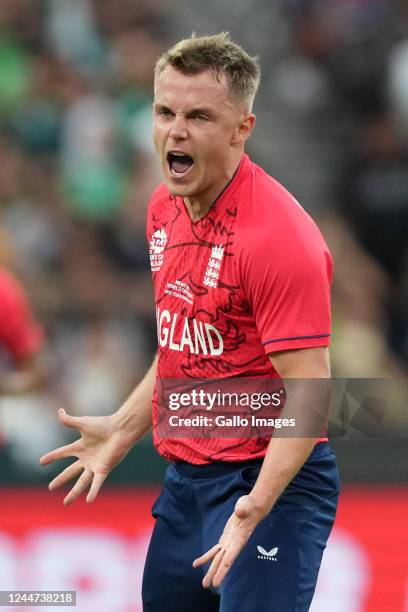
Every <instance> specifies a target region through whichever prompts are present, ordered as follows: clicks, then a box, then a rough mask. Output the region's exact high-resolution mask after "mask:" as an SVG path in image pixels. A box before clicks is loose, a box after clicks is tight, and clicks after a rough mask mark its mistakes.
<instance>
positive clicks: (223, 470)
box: [174, 442, 332, 478]
mask: <svg viewBox="0 0 408 612" xmlns="http://www.w3.org/2000/svg"><path fill="white" fill-rule="evenodd" d="M330 452H332V449H331V446H330V445H329V443H328V442H319V443H318V444H316V445H315V447H314V449H313V450H312V452H311V453H310V455H309V457H308V458H307V461H310V460H311V459H318V458H319V457H322V456H324V455H327V454H329V453H330ZM262 463H263V458H260V459H246V460H245V461H213V462H212V463H206V464H204V465H196V464H194V463H187V462H186V461H176V462H175V463H174V467H175V468H176V470H177V472H178V474H179V475H180V476H182V477H184V478H216V477H217V476H226V475H227V474H231V473H233V472H237V471H239V470H242V469H243V468H246V467H257V466H259V467H260V466H261V465H262Z"/></svg>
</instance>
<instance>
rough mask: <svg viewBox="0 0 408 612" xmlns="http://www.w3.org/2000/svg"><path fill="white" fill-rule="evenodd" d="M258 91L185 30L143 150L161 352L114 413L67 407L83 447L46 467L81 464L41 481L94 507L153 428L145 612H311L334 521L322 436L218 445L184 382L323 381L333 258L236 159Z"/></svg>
mask: <svg viewBox="0 0 408 612" xmlns="http://www.w3.org/2000/svg"><path fill="white" fill-rule="evenodd" d="M259 79H260V68H259V65H258V62H257V60H256V59H255V58H252V57H250V56H249V55H248V54H247V53H246V52H245V51H244V50H243V49H242V48H241V47H240V46H238V45H236V44H235V43H233V42H232V41H231V40H230V38H229V35H228V34H226V33H221V34H218V35H215V36H208V37H196V36H192V37H191V38H189V39H186V40H183V41H181V42H179V43H178V44H176V45H175V46H174V47H172V48H171V49H170V50H168V51H167V52H166V53H164V54H163V55H162V56H161V57H160V58H159V60H158V62H157V65H156V69H155V91H154V143H155V146H156V150H157V154H158V156H159V158H160V162H161V165H162V170H163V179H164V180H163V183H162V184H161V185H160V186H159V187H158V188H157V190H156V191H155V192H154V193H153V195H152V198H151V201H150V204H149V209H148V218H147V238H148V241H149V246H150V262H151V268H152V275H153V284H154V291H155V301H156V312H157V330H158V350H157V355H156V357H155V359H154V362H153V364H152V366H151V368H150V370H149V371H148V373H147V374H146V376H145V378H144V379H143V380H142V381H141V383H140V384H139V385H138V386H137V387H136V389H135V390H134V392H133V393H132V394H131V396H130V397H129V398H128V399H127V401H126V402H125V403H124V404H123V406H122V407H120V409H119V410H118V411H117V412H116V413H115V414H113V415H111V416H105V417H85V416H84V417H72V416H70V415H68V414H66V413H65V411H64V410H62V409H61V411H60V414H59V418H60V420H61V422H62V423H63V424H64V425H66V426H68V427H73V428H75V429H77V430H78V431H79V432H80V434H81V438H80V439H78V440H77V441H75V442H73V443H72V444H69V445H67V446H64V447H62V448H59V449H56V450H54V451H51V452H49V453H47V454H46V455H44V456H43V457H42V458H41V460H40V461H41V462H42V463H44V464H47V463H50V462H51V461H55V460H56V459H61V458H65V457H70V456H73V457H76V461H75V462H74V463H73V464H72V465H70V466H69V467H68V468H66V469H65V470H64V471H63V472H62V473H61V474H59V475H58V476H57V477H56V478H55V479H54V480H53V481H52V482H51V483H50V485H49V486H50V489H52V490H53V489H55V488H56V487H59V486H61V485H64V484H65V483H67V482H68V481H69V480H70V479H72V478H75V477H78V479H77V481H76V483H75V485H74V486H73V488H72V489H71V490H70V492H69V493H68V494H67V495H66V497H65V499H64V503H65V504H69V503H71V502H72V501H74V500H75V499H76V498H77V497H78V496H79V495H81V493H83V492H84V491H85V490H86V489H88V488H89V490H88V493H87V501H88V502H91V501H93V500H94V499H95V497H96V495H97V494H98V491H99V490H100V487H101V485H102V483H103V482H104V480H105V479H106V477H107V475H108V474H109V472H110V471H111V470H112V468H113V467H114V466H115V465H116V464H117V463H118V462H119V461H121V460H122V459H123V457H124V456H125V455H126V453H127V452H128V451H129V449H130V448H131V447H132V446H133V445H134V444H135V443H137V441H138V440H139V439H140V438H141V437H142V436H143V435H144V434H145V433H146V432H147V431H148V430H149V429H150V428H151V427H153V438H154V443H155V446H156V448H157V450H158V452H159V453H160V454H161V455H162V456H163V457H165V458H166V459H167V460H168V461H169V462H170V465H169V467H168V469H167V473H166V477H165V482H164V486H163V490H162V492H161V494H160V496H159V498H158V499H157V501H156V502H155V504H154V507H153V516H154V517H155V518H156V523H155V528H154V531H153V534H152V539H151V543H150V547H149V551H148V554H147V559H146V566H145V571H144V578H143V589H142V591H143V592H142V599H143V606H144V607H143V609H144V611H145V612H159V611H161V610H164V609H165V610H167V611H169V612H191V611H192V610H194V611H195V612H213V611H214V612H215V611H218V610H219V611H221V612H238V611H242V612H259V611H271V612H272V611H273V612H301V611H302V612H304V611H306V610H308V609H309V607H310V603H311V600H312V597H313V593H314V590H315V586H316V581H317V576H318V571H319V567H320V563H321V559H322V554H323V550H324V548H325V546H326V541H327V539H328V537H329V534H330V531H331V528H332V525H333V521H334V518H335V512H336V506H337V498H338V492H339V482H338V474H337V468H336V463H335V457H334V454H333V451H332V450H331V448H330V446H329V444H328V442H327V438H326V437H325V434H324V433H323V434H322V435H317V434H316V435H311V436H304V435H286V436H284V435H278V434H279V431H280V430H276V429H275V430H274V429H273V428H272V427H271V429H270V434H271V435H269V436H268V437H265V436H261V437H257V436H248V435H246V434H245V435H244V432H243V431H242V435H240V434H239V432H238V433H235V434H234V435H233V434H232V432H231V429H228V434H226V435H224V436H223V435H222V434H219V431H218V434H217V433H215V429H214V427H213V425H214V423H213V421H211V420H210V419H213V420H215V417H212V416H210V414H211V410H209V405H208V404H206V405H203V406H200V405H198V404H199V401H200V398H201V399H202V398H203V397H204V398H205V397H206V396H205V392H204V391H203V390H201V391H202V393H201V395H200V392H199V391H197V390H196V394H195V395H193V393H192V391H191V387H189V386H188V384H187V383H191V381H194V380H202V379H211V380H214V379H216V380H217V382H218V383H219V384H220V386H221V385H222V384H226V383H227V382H228V380H231V379H233V378H235V379H240V380H243V379H244V378H248V379H250V378H254V379H266V380H268V379H269V380H281V379H285V380H292V379H293V380H328V378H329V376H330V367H329V354H328V345H329V340H330V282H331V277H332V260H331V257H330V253H329V251H328V249H327V246H326V244H325V242H324V240H323V238H322V236H321V234H320V232H319V230H318V229H317V227H316V225H315V224H314V222H313V221H312V220H311V218H310V217H309V216H308V215H307V214H306V212H305V211H304V210H303V209H302V208H301V207H300V206H299V204H298V203H297V202H296V200H295V199H294V198H293V197H292V196H291V195H290V194H289V193H288V192H287V191H286V190H285V189H284V188H283V187H282V186H281V185H280V184H279V183H277V182H276V181H275V180H274V179H273V178H271V177H270V176H268V175H267V174H266V173H265V172H264V171H263V170H262V169H261V168H260V167H259V166H257V165H255V164H254V163H252V162H251V160H250V159H249V157H248V156H247V155H246V154H245V152H244V148H245V143H246V141H247V139H248V138H249V137H250V135H251V133H252V131H253V128H254V126H255V115H254V114H253V112H252V107H253V102H254V97H255V94H256V91H257V88H258V84H259ZM184 382H185V385H186V386H185V388H186V389H190V395H188V392H186V393H177V394H171V395H172V402H173V400H175V399H177V398H179V400H180V404H182V405H183V407H185V408H187V409H188V407H189V406H188V404H189V398H190V400H191V401H190V404H194V410H193V411H192V413H191V414H194V415H197V416H200V415H201V417H202V418H204V417H203V413H204V414H205V415H206V417H207V419H208V420H207V421H201V422H202V424H203V426H202V427H199V428H198V432H197V429H196V428H194V426H193V425H191V427H190V429H189V428H188V423H189V421H188V419H185V421H184V422H183V426H186V427H187V430H185V433H184V435H177V434H176V433H175V432H176V429H177V426H178V425H177V424H178V422H180V420H181V417H180V418H179V416H178V414H179V413H178V412H176V410H174V408H175V406H174V402H173V404H172V409H170V407H169V406H170V404H167V405H166V402H165V401H164V402H163V397H164V396H165V390H166V387H169V386H171V384H174V385H175V387H174V388H177V389H179V388H180V386H182V385H183V384H184ZM163 389H164V391H163ZM166 397H167V396H166ZM325 401H326V399H325ZM197 402H198V404H197ZM315 402H316V397H314V398H313V393H311V394H310V397H309V396H308V392H307V389H305V387H304V386H302V385H299V386H298V387H297V386H296V385H294V386H293V390H292V391H291V393H288V394H287V396H286V402H285V406H284V408H283V410H288V409H289V410H290V409H291V408H293V407H297V406H302V412H301V413H302V415H303V417H304V418H306V419H307V416H308V414H309V413H312V412H313V410H314V404H315ZM249 410H250V408H249ZM289 421H290V419H287V422H288V423H289ZM190 422H191V423H192V422H193V421H190ZM219 422H220V423H221V421H219ZM221 427H222V424H221V425H220V428H221ZM188 431H190V435H189V434H188ZM166 432H167V435H166ZM172 432H173V434H172ZM197 433H198V435H197ZM317 433H318V432H317Z"/></svg>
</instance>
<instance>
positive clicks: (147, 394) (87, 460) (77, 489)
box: [40, 356, 157, 505]
mask: <svg viewBox="0 0 408 612" xmlns="http://www.w3.org/2000/svg"><path fill="white" fill-rule="evenodd" d="M156 369H157V356H156V357H155V359H154V361H153V364H152V365H151V367H150V369H149V370H148V372H147V373H146V375H145V377H144V378H143V380H142V381H141V382H140V384H139V385H138V386H137V387H136V388H135V390H134V391H133V393H132V394H131V395H130V396H129V398H128V399H127V400H126V401H125V403H124V404H123V405H122V406H121V408H119V410H118V411H117V412H115V413H114V414H112V415H110V416H100V417H88V416H81V417H74V416H71V415H68V414H67V413H66V412H65V410H63V409H62V408H61V409H60V411H59V413H58V416H59V419H60V421H61V423H62V424H63V425H65V426H66V427H72V428H73V429H76V430H77V431H79V433H80V434H81V437H80V438H79V439H78V440H76V441H75V442H72V444H67V445H66V446H62V447H60V448H57V449H55V450H53V451H50V452H49V453H47V454H45V455H43V456H42V457H41V458H40V463H42V464H43V465H47V464H49V463H52V462H53V461H56V460H58V459H65V458H67V457H76V458H77V460H76V461H75V462H74V463H72V464H71V465H70V466H68V467H67V468H66V469H65V470H63V471H62V472H61V473H60V474H59V475H58V476H57V477H56V478H54V480H52V481H51V482H50V484H49V489H50V490H54V489H56V488H58V487H60V486H62V485H65V484H66V483H68V482H69V481H70V480H72V479H73V478H77V477H78V480H77V481H76V483H75V485H74V486H73V487H72V489H71V490H70V491H69V493H68V494H67V495H66V497H65V498H64V504H65V505H67V504H70V503H71V502H73V501H74V500H75V499H77V498H78V497H79V496H80V495H81V494H82V493H83V492H84V491H85V490H86V489H87V488H88V487H89V492H88V494H87V497H86V501H87V502H91V501H93V500H94V499H95V497H96V496H97V494H98V492H99V490H100V488H101V486H102V484H103V482H104V481H105V479H106V478H107V476H108V474H109V473H110V472H111V471H112V469H113V468H114V467H115V466H116V465H117V464H118V463H120V462H121V461H122V459H123V458H124V457H125V456H126V455H127V453H128V452H129V450H130V449H131V448H132V446H133V445H134V444H135V443H136V442H137V441H138V440H139V439H140V438H141V437H142V436H143V435H144V434H145V433H146V432H147V431H148V430H149V429H150V428H151V426H152V397H153V390H154V385H155V380H156Z"/></svg>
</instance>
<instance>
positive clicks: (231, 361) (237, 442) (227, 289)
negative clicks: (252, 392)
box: [147, 155, 333, 464]
mask: <svg viewBox="0 0 408 612" xmlns="http://www.w3.org/2000/svg"><path fill="white" fill-rule="evenodd" d="M147 237H148V241H149V246H150V263H151V268H152V274H153V283H154V292H155V303H156V314H157V331H158V359H159V361H158V373H157V376H158V378H159V379H161V380H168V379H184V380H186V379H195V378H196V379H202V378H210V379H219V380H221V379H227V378H229V377H264V378H275V379H276V378H279V376H278V374H277V372H276V370H275V369H274V368H273V366H272V363H271V361H270V359H269V356H268V355H270V354H271V353H273V352H275V351H283V350H290V349H299V348H308V347H319V346H327V345H328V344H329V341H330V325H331V320H330V283H331V279H332V268H333V265H332V258H331V256H330V253H329V250H328V248H327V245H326V243H325V241H324V239H323V237H322V235H321V233H320V231H319V229H318V228H317V226H316V224H315V223H314V221H313V220H312V219H311V217H310V216H309V215H308V214H307V213H306V212H305V211H304V210H303V208H302V207H301V206H300V205H299V204H298V202H297V201H296V200H295V199H294V198H293V196H291V195H290V193H288V191H286V189H284V187H282V185H280V184H279V183H278V182H277V181H275V180H274V179H273V178H271V177H270V176H269V175H268V174H267V173H266V172H265V171H264V170H262V169H261V168H260V167H259V166H257V165H256V164H254V163H252V162H251V160H250V159H249V157H248V156H247V155H243V157H242V159H241V162H240V165H239V167H238V169H237V171H236V173H235V175H234V177H233V179H232V180H231V182H230V183H229V184H228V186H227V187H226V189H225V190H224V191H223V192H222V193H221V195H220V196H219V197H218V198H217V200H216V201H215V202H214V204H213V206H212V207H211V209H210V210H209V211H208V213H207V214H206V215H205V216H204V217H203V218H202V219H200V220H199V221H196V222H193V221H192V220H191V218H190V216H189V214H188V211H187V209H186V207H185V205H184V202H183V199H182V198H179V197H174V196H172V195H171V194H170V193H169V191H168V189H167V187H166V186H165V185H164V184H162V185H160V186H159V187H158V189H157V190H156V191H155V192H154V194H153V196H152V198H151V201H150V204H149V208H148V219H147ZM157 400H158V398H157V385H156V391H155V394H154V398H153V437H154V443H155V446H156V448H157V450H158V452H159V453H160V454H161V455H163V456H164V457H165V458H166V459H169V460H172V461H177V460H184V461H187V462H190V463H194V464H205V463H209V462H212V461H243V460H246V459H248V458H252V459H253V458H256V457H263V456H264V455H265V452H266V448H267V445H268V440H267V439H265V438H260V439H259V438H258V439H257V438H248V437H247V438H245V439H237V438H226V437H225V438H224V437H217V438H210V439H208V438H196V437H195V438H188V437H184V438H166V437H160V436H159V435H158V432H157V419H158V414H157V403H158V402H157Z"/></svg>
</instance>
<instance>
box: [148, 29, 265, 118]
mask: <svg viewBox="0 0 408 612" xmlns="http://www.w3.org/2000/svg"><path fill="white" fill-rule="evenodd" d="M167 66H171V67H172V68H175V70H178V71H179V72H182V73H183V74H199V73H200V72H204V71H205V70H210V71H211V72H212V74H213V75H214V77H215V78H216V79H219V78H220V76H221V75H223V74H224V75H225V76H226V78H227V82H228V87H229V91H230V94H231V95H232V96H233V97H234V98H235V99H237V100H238V101H240V102H244V103H247V104H248V106H249V108H250V109H251V108H252V104H253V102H254V98H255V95H256V92H257V89H258V86H259V82H260V78H261V69H260V66H259V61H258V58H257V57H251V56H250V55H248V53H247V52H246V51H245V50H244V49H243V48H242V47H240V46H239V45H237V44H236V43H234V42H232V40H231V38H230V35H229V33H228V32H221V33H220V34H215V35H213V36H196V35H195V34H193V35H192V36H191V37H190V38H185V39H184V40H181V41H180V42H178V43H177V44H175V45H174V46H173V47H171V48H170V49H169V50H168V51H166V52H165V53H163V55H162V56H161V57H160V58H159V59H158V61H157V63H156V67H155V70H154V76H155V82H156V81H157V78H158V77H159V76H160V74H161V73H162V72H163V70H164V69H165V68H166V67H167Z"/></svg>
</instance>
